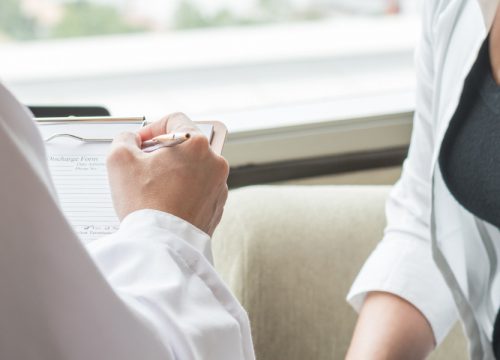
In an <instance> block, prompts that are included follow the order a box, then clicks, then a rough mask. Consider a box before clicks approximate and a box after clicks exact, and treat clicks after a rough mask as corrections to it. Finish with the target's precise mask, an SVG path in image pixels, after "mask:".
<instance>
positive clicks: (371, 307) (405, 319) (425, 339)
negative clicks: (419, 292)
mask: <svg viewBox="0 0 500 360" xmlns="http://www.w3.org/2000/svg"><path fill="white" fill-rule="evenodd" d="M434 346H435V343H434V334H433V332H432V329H431V327H430V325H429V323H428V322H427V319H426V318H425V317H424V316H423V315H422V313H421V312H420V311H418V310H417V309H416V308H415V307H414V306H413V305H411V304H410V303H409V302H407V301H406V300H403V299H402V298H400V297H398V296H395V295H392V294H389V293H383V292H372V293H370V294H368V296H367V297H366V300H365V302H364V305H363V307H362V309H361V313H360V316H359V319H358V323H357V325H356V329H355V330H354V335H353V339H352V342H351V346H350V349H349V351H348V353H347V357H346V359H348V360H358V359H371V360H377V359H384V360H390V359H406V360H412V359H415V360H417V359H425V358H426V357H427V356H428V355H429V353H430V352H431V351H432V350H433V348H434Z"/></svg>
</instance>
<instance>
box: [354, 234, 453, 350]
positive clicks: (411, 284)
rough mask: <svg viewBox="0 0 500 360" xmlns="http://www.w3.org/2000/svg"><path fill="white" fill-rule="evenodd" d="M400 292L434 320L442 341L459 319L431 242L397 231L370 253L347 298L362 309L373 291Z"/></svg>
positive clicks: (405, 298) (397, 293) (429, 320)
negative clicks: (367, 296)
mask: <svg viewBox="0 0 500 360" xmlns="http://www.w3.org/2000/svg"><path fill="white" fill-rule="evenodd" d="M373 291H377V292H387V293H391V294H394V295H397V296H399V297H401V298H403V299H404V300H406V301H408V302H409V303H410V304H412V305H413V306H415V307H416V308H417V309H418V310H419V311H420V312H421V313H422V314H423V315H424V316H425V317H426V318H427V321H428V322H429V323H430V325H431V327H432V330H433V332H434V337H435V340H436V345H439V344H440V343H441V342H442V341H443V340H444V338H445V337H446V335H447V334H448V332H449V331H450V329H451V327H452V326H453V325H454V323H455V322H456V320H457V317H458V316H457V311H456V307H455V303H454V301H453V297H452V295H451V292H450V290H449V288H448V286H447V285H446V283H445V281H444V279H443V277H442V275H441V273H440V272H439V269H438V268H437V266H436V264H435V263H434V261H433V259H432V254H431V249H430V245H429V244H426V243H425V242H423V241H421V240H418V239H414V238H411V237H409V236H405V235H402V234H395V235H391V236H386V237H385V239H384V240H383V241H382V242H381V243H380V244H379V245H378V246H377V248H376V249H375V250H374V252H373V253H372V254H371V255H370V257H369V258H368V260H367V261H366V263H365V265H364V266H363V268H362V269H361V271H360V273H359V275H358V277H357V278H356V280H355V282H354V284H353V285H352V287H351V290H350V291H349V294H348V296H347V301H348V302H349V303H350V304H351V305H352V306H353V307H354V309H355V310H356V311H358V312H359V311H360V310H361V307H362V305H363V302H364V300H365V297H366V295H367V294H368V293H369V292H373Z"/></svg>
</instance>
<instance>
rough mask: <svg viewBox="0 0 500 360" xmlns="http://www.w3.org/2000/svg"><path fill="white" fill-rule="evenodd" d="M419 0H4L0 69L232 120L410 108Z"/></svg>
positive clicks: (263, 121)
mask: <svg viewBox="0 0 500 360" xmlns="http://www.w3.org/2000/svg"><path fill="white" fill-rule="evenodd" d="M414 3H415V1H413V0H412V1H410V0H407V1H406V0H405V1H402V0H399V1H398V0H238V1H234V0H148V1H143V0H87V1H85V0H73V1H71V0H2V1H1V2H0V53H2V56H1V57H0V78H2V79H3V81H4V82H5V83H7V85H8V86H9V87H10V88H11V89H12V90H13V91H14V93H15V94H16V95H17V96H18V97H19V98H20V99H21V101H23V102H24V103H26V104H31V105H55V104H57V105H63V104H72V105H76V104H92V105H104V106H106V107H108V108H109V109H110V110H111V112H112V113H113V114H114V115H146V116H148V118H157V117H159V116H161V115H162V114H165V113H168V112H172V111H179V110H180V111H184V112H187V113H188V114H189V115H191V116H192V117H194V118H219V119H222V120H224V121H225V122H226V123H227V124H228V127H229V128H230V130H231V131H232V132H233V133H252V134H255V131H264V132H266V133H269V131H272V132H273V133H280V132H281V133H283V132H284V131H285V129H286V128H287V127H288V128H289V127H290V126H299V125H303V124H308V123H310V124H312V123H318V122H325V121H326V122H329V121H334V120H336V119H339V118H342V119H344V118H349V117H358V118H359V117H365V116H367V115H370V114H377V115H378V114H380V113H392V112H406V111H410V110H411V108H412V106H413V100H412V99H413V96H412V94H413V88H414V72H413V60H412V59H413V48H414V46H415V42H416V38H417V33H418V20H417V19H416V9H415V6H414V5H413V4H414ZM405 121H406V123H405V124H406V125H407V119H406V118H405ZM276 129H277V132H276ZM281 130H283V131H281ZM240 135H241V134H240ZM377 141H378V140H377ZM398 141H399V140H398ZM339 151H340V150H339ZM252 156H253V155H252ZM247 158H248V157H247ZM245 161H247V160H245Z"/></svg>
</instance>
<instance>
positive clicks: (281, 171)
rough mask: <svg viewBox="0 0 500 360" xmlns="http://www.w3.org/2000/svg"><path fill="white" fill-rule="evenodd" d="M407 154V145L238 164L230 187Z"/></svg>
mask: <svg viewBox="0 0 500 360" xmlns="http://www.w3.org/2000/svg"><path fill="white" fill-rule="evenodd" d="M407 153H408V147H406V146H404V147H395V148H390V149H382V150H375V151H366V152H358V153H350V154H342V155H332V156H324V157H317V158H310V159H301V160H289V161H282V162H275V163H267V164H259V165H245V166H237V167H232V168H231V171H230V174H229V179H228V186H229V188H238V187H242V186H247V185H257V184H265V183H271V182H277V181H286V180H293V179H302V178H308V177H314V176H323V175H334V174H341V173H347V172H352V171H361V170H370V169H377V168H384V167H391V166H397V165H401V164H402V163H403V161H404V159H405V158H406V156H407Z"/></svg>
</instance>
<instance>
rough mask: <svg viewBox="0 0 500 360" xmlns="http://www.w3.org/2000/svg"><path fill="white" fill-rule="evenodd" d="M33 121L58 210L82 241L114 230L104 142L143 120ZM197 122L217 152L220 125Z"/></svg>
mask: <svg viewBox="0 0 500 360" xmlns="http://www.w3.org/2000/svg"><path fill="white" fill-rule="evenodd" d="M36 120H38V119H36ZM38 123H39V124H45V125H40V126H39V128H40V130H41V132H42V135H43V137H44V138H45V139H46V140H48V142H46V143H45V145H46V153H47V162H48V167H49V171H50V172H51V175H52V180H53V183H54V187H55V190H56V192H57V195H58V200H59V203H60V206H61V209H62V211H63V212H64V213H65V215H66V217H67V218H68V220H69V223H70V224H71V225H72V227H73V229H74V231H75V232H76V233H77V234H78V236H79V237H80V239H81V240H82V242H83V243H88V242H91V241H94V240H96V239H98V238H100V237H102V236H105V235H109V234H111V233H113V232H115V231H117V230H118V229H119V227H120V221H119V219H118V218H117V216H116V213H115V211H114V209H113V201H112V197H111V191H110V189H109V182H108V178H107V176H108V174H107V169H106V157H107V150H108V146H106V145H107V144H106V143H107V142H110V141H111V140H112V138H113V137H114V136H116V135H117V134H118V133H120V132H122V131H137V130H138V129H139V128H140V127H142V126H144V125H146V122H145V119H144V118H143V117H136V118H116V117H115V118H112V117H104V118H103V117H100V118H97V117H93V118H78V117H69V118H68V117H65V118H42V119H39V121H38ZM89 124H90V125H89ZM196 124H197V125H198V127H200V128H203V127H206V125H210V126H211V129H212V132H211V136H210V138H211V139H210V146H211V148H212V149H213V151H214V152H216V153H218V154H220V153H221V151H222V148H223V145H224V140H225V137H226V134H227V129H226V127H225V126H224V124H223V123H221V122H218V121H203V122H197V123H196ZM46 125H47V126H46ZM51 125H52V126H51ZM116 125H118V126H116ZM202 132H203V131H202ZM75 140H76V141H75Z"/></svg>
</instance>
